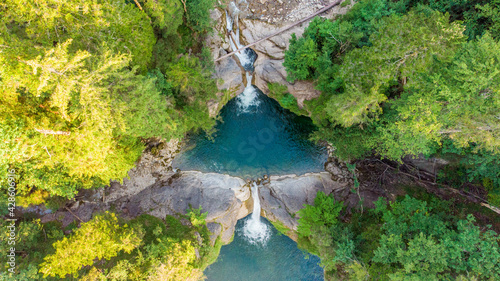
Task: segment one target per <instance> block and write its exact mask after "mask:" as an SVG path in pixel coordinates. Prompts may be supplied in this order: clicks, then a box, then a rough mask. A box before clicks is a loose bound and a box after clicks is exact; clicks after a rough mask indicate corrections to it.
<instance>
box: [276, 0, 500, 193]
mask: <svg viewBox="0 0 500 281" xmlns="http://www.w3.org/2000/svg"><path fill="white" fill-rule="evenodd" d="M499 4H500V3H499V2H498V1H405V0H401V1H386V0H362V1H359V2H357V3H356V4H355V5H354V6H353V8H352V9H351V10H350V11H349V12H348V13H347V14H346V15H344V16H341V17H339V18H338V19H336V20H335V21H330V20H325V19H321V18H316V19H314V20H313V21H312V22H311V24H310V25H309V26H308V27H307V29H306V30H305V32H304V34H303V36H302V37H301V38H296V37H293V38H292V39H291V41H290V47H289V50H288V51H287V52H286V56H285V63H284V65H285V67H286V69H287V73H288V79H289V80H290V81H295V80H304V79H307V80H314V81H315V83H316V88H317V89H318V90H320V91H321V96H320V97H319V98H317V99H313V100H311V101H306V102H305V107H304V109H305V110H307V111H308V114H309V115H310V116H311V118H312V119H313V120H314V122H315V123H316V124H317V125H318V126H319V128H320V129H319V131H318V132H317V133H316V134H315V136H314V138H315V139H323V140H327V141H329V142H330V143H332V144H333V146H334V147H335V149H336V154H337V156H338V157H340V158H343V159H347V160H352V159H356V158H362V157H365V156H368V155H371V154H373V153H375V154H377V155H379V156H380V157H383V158H389V159H392V160H397V161H400V160H401V158H402V157H404V156H407V155H419V154H423V155H425V156H432V155H441V154H444V152H443V149H445V148H444V146H443V143H447V142H451V143H452V145H453V146H454V147H456V148H457V149H458V150H459V151H462V152H466V154H467V155H466V156H465V158H467V159H468V160H464V161H468V162H470V161H474V162H475V163H485V164H486V163H495V161H497V160H494V159H498V157H500V156H499V155H500V141H499V140H500V119H499V118H500V116H499V114H498V113H499V109H500V56H499V54H500V42H499V41H498V40H499V39H500V37H499V35H498V24H499V23H500V22H499V20H500V17H499V15H500V10H499ZM293 106H296V105H292V106H291V107H293ZM296 112H300V111H296ZM461 157H462V156H460V155H458V154H457V155H456V157H455V158H461ZM486 165H488V164H486ZM465 166H466V169H467V171H466V173H467V174H469V175H470V177H469V180H471V179H474V181H475V182H488V183H489V184H490V185H491V186H493V187H494V189H496V190H499V191H500V185H499V184H498V180H497V179H498V178H499V177H500V173H499V171H498V169H493V170H492V171H491V170H490V171H489V172H486V171H485V169H483V170H482V171H479V170H477V171H475V168H474V167H473V166H472V165H465ZM483 167H486V166H483Z"/></svg>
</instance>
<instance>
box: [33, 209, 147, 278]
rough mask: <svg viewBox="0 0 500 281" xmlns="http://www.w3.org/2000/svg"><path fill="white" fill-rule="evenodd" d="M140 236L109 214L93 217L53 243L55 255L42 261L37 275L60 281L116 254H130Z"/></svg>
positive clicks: (139, 233) (136, 230)
mask: <svg viewBox="0 0 500 281" xmlns="http://www.w3.org/2000/svg"><path fill="white" fill-rule="evenodd" d="M141 239H142V232H141V231H140V230H138V229H132V228H130V227H129V226H128V225H127V224H121V223H119V221H118V218H117V217H116V215H115V214H113V213H108V212H106V213H104V214H102V215H96V216H95V217H94V218H93V219H92V220H91V221H89V222H86V223H83V224H82V226H81V227H80V228H78V229H77V230H76V231H75V232H74V234H72V235H71V236H70V237H69V238H67V237H65V238H63V239H62V240H60V241H58V242H56V243H54V248H55V253H54V254H52V255H48V256H46V257H45V262H44V263H43V264H41V268H40V272H41V273H43V274H44V277H47V276H59V277H60V278H64V277H65V276H66V275H68V274H75V273H77V272H78V271H79V270H80V269H81V268H82V266H87V265H92V264H93V263H94V260H95V259H96V258H97V259H110V258H112V257H115V256H116V255H118V253H119V252H120V251H124V252H126V253H130V252H131V251H132V250H133V249H135V248H136V247H137V246H139V244H140V243H141Z"/></svg>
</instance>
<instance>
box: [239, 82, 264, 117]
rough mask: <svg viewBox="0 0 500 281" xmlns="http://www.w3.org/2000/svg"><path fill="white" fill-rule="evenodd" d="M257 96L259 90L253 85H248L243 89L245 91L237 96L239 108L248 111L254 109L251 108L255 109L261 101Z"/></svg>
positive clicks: (243, 111) (244, 111) (242, 111)
mask: <svg viewBox="0 0 500 281" xmlns="http://www.w3.org/2000/svg"><path fill="white" fill-rule="evenodd" d="M250 79H251V78H250ZM249 83H251V82H249ZM257 97H258V92H257V90H256V89H255V87H254V86H252V85H249V86H247V87H246V88H245V90H244V91H243V93H241V94H239V95H238V96H237V97H236V101H237V104H238V108H239V109H240V112H241V113H248V112H251V111H252V110H251V109H255V108H256V107H258V106H259V104H260V101H259V99H258V98H257Z"/></svg>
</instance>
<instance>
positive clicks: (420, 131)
mask: <svg viewBox="0 0 500 281" xmlns="http://www.w3.org/2000/svg"><path fill="white" fill-rule="evenodd" d="M499 52H500V44H499V43H498V42H497V41H495V40H494V39H493V38H491V36H489V34H486V35H485V36H483V37H482V38H480V39H479V40H477V41H471V42H468V43H467V44H465V45H464V46H463V48H461V49H460V50H459V51H458V52H457V54H456V55H455V57H454V59H453V60H452V61H451V62H449V63H446V64H443V65H440V67H436V68H435V71H432V72H430V73H427V74H423V78H422V79H420V80H419V81H420V83H418V84H412V85H411V87H410V88H409V89H408V90H407V91H405V92H404V94H403V95H402V97H401V98H400V99H397V100H394V101H393V102H391V104H392V105H393V107H394V109H395V110H396V111H397V112H398V113H397V116H396V117H395V118H394V119H392V120H393V122H387V124H386V125H385V126H384V127H380V128H379V131H380V132H381V139H380V142H379V143H378V148H376V150H377V151H378V152H379V153H381V154H382V155H384V156H386V157H389V158H393V159H398V158H399V157H401V156H403V155H406V154H418V153H426V152H429V149H430V148H431V147H432V143H435V142H437V143H441V142H442V140H443V139H444V138H446V137H447V136H449V137H450V138H451V139H453V141H454V143H455V144H456V145H457V146H459V147H468V146H470V145H472V144H474V145H475V147H476V149H484V150H487V151H491V152H492V153H499V152H500V151H499V149H500V142H499V139H500V127H499V126H500V124H499V122H498V108H500V95H499V94H498V93H499V92H500V88H499V85H500V68H499V65H500V56H499Z"/></svg>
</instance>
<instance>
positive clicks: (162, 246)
mask: <svg viewBox="0 0 500 281" xmlns="http://www.w3.org/2000/svg"><path fill="white" fill-rule="evenodd" d="M345 2H348V3H349V4H351V0H346V1H345ZM353 2H354V1H353ZM353 4H354V3H353ZM217 5H221V4H220V3H217V2H216V1H215V0H179V1H172V0H137V1H135V0H134V1H129V0H126V1H123V0H92V1H83V0H66V1H58V0H37V1H34V0H29V1H20V0H3V1H0V15H1V16H0V91H1V95H0V136H1V142H0V154H1V159H0V183H1V186H2V192H1V194H0V202H1V203H0V215H1V216H4V217H5V216H7V214H8V210H9V209H8V207H7V204H6V203H7V202H8V192H7V190H8V188H7V187H8V186H9V183H10V180H9V179H10V178H11V176H10V175H11V174H10V173H9V171H15V175H14V177H15V182H16V189H17V190H16V192H17V196H16V199H17V205H19V206H22V207H28V206H34V205H40V204H43V205H45V206H46V207H47V208H49V209H58V208H61V207H62V206H64V204H65V202H66V201H67V200H69V199H72V198H74V197H75V196H76V195H77V194H78V193H79V192H80V191H82V190H85V189H96V188H102V187H105V186H107V185H109V183H110V181H119V182H121V181H123V179H124V178H126V177H127V173H128V171H129V170H130V169H131V168H133V167H134V165H135V163H136V161H137V160H138V159H139V157H140V156H141V153H143V151H144V149H145V147H146V145H147V143H148V142H150V141H151V140H154V139H163V140H166V141H168V140H170V139H174V138H179V139H182V138H184V137H185V136H186V134H188V133H192V132H196V131H200V130H202V131H206V132H210V131H211V129H212V128H213V126H214V125H215V124H216V119H217V118H216V117H213V116H210V114H209V110H208V106H207V104H208V103H209V102H212V101H219V100H220V99H221V96H220V94H221V93H220V92H221V91H220V90H218V88H217V81H216V80H215V79H214V78H213V72H214V63H213V61H212V59H213V58H212V57H211V56H210V50H208V49H207V48H206V46H204V44H203V41H204V38H206V36H207V35H208V34H210V33H211V32H213V31H212V28H213V22H212V19H211V18H210V10H212V9H214V8H215V7H216V6H217ZM284 66H285V67H286V71H287V80H288V81H289V82H295V81H301V80H307V81H312V82H313V83H314V85H315V89H317V90H319V91H320V92H321V95H320V96H319V97H318V98H315V99H312V100H308V101H305V102H304V107H303V108H299V107H298V104H297V101H296V99H295V98H294V97H293V96H292V95H290V94H289V93H287V90H286V87H283V86H282V85H273V84H270V85H269V89H270V91H271V94H270V96H272V97H274V98H276V99H277V100H278V101H279V102H280V104H281V105H282V106H283V107H285V108H287V109H289V110H291V111H292V112H295V113H297V114H300V115H305V116H308V117H310V118H311V119H312V120H313V122H314V125H315V126H316V130H315V132H314V133H313V135H312V136H311V138H312V139H313V140H315V141H327V142H328V143H330V144H331V145H332V146H333V147H334V148H335V151H334V154H335V157H337V158H338V159H340V160H342V161H345V162H347V163H356V161H358V160H362V159H364V158H366V157H376V158H377V159H382V160H384V159H387V160H390V161H394V162H396V163H401V162H402V161H403V159H404V158H405V157H411V156H415V155H422V156H423V157H425V158H433V157H437V158H443V159H446V160H447V161H448V162H449V164H448V165H447V166H446V167H445V168H444V169H442V170H441V171H440V172H439V174H438V175H437V179H436V180H437V183H439V184H442V185H446V186H450V187H453V188H456V189H463V188H464V186H465V187H466V186H468V185H470V184H472V185H476V186H480V187H481V188H483V189H484V190H485V191H486V193H487V200H488V202H489V204H491V205H493V206H500V0H455V1H446V0H416V1H411V0H360V1H356V3H355V4H354V5H353V6H352V8H351V9H350V10H349V11H348V12H347V13H346V14H345V15H342V16H339V17H337V18H336V19H335V20H327V19H325V18H322V17H316V18H314V19H313V20H312V21H311V22H310V23H309V25H308V27H307V28H306V30H305V32H304V34H303V35H301V36H295V35H293V36H292V39H291V40H290V42H289V45H288V47H287V51H286V53H285V59H284ZM222 94H224V93H222ZM405 188H406V189H407V191H408V192H407V193H408V195H406V196H402V197H399V198H398V199H397V200H396V201H394V202H387V201H386V200H384V199H383V198H381V199H379V200H378V201H377V202H376V208H374V209H369V210H363V209H361V210H358V209H356V210H347V209H346V207H345V206H344V204H343V203H342V202H338V201H335V199H334V198H333V197H332V196H327V195H325V194H322V193H318V195H317V197H316V199H315V201H314V205H308V206H305V208H304V209H302V210H301V211H300V213H299V214H298V215H299V217H300V219H299V227H298V230H297V234H298V245H299V247H301V248H302V249H304V251H307V252H309V253H312V254H315V255H317V256H319V257H320V258H321V266H322V267H323V268H324V269H325V272H326V275H325V279H326V280H453V279H455V280H498V279H499V278H500V246H499V241H500V240H499V236H498V234H497V233H496V232H495V231H498V229H499V228H498V225H500V219H498V218H496V217H490V218H489V219H488V220H481V222H484V221H492V222H494V224H495V225H496V226H495V227H492V226H491V225H483V224H482V223H478V221H479V220H480V219H478V218H477V216H474V215H472V214H471V213H474V214H480V215H482V216H486V215H484V214H483V213H482V212H481V211H479V210H478V207H477V206H473V205H470V204H465V203H463V202H454V201H446V200H442V199H439V198H437V197H435V196H433V195H429V194H427V193H425V192H422V191H421V190H416V189H415V187H405ZM488 216H498V214H493V215H491V213H489V214H488ZM205 217H206V213H203V210H201V209H196V208H190V209H189V210H187V214H184V215H179V216H177V217H175V216H167V217H166V218H164V219H159V218H156V217H153V216H150V215H146V214H143V215H140V216H138V217H136V218H133V219H131V220H127V219H124V218H121V217H120V216H119V215H117V214H115V213H114V212H113V211H110V212H102V213H98V214H95V215H94V216H93V218H92V220H90V221H88V222H81V223H80V224H77V223H72V224H71V225H69V226H67V227H64V228H63V227H62V226H61V225H60V224H59V223H58V222H49V223H41V222H40V220H39V219H37V218H36V217H34V216H33V217H29V216H26V217H23V218H22V219H20V220H19V221H18V222H17V223H16V225H17V229H18V234H17V236H16V243H17V244H18V245H20V246H19V247H16V251H17V255H18V258H19V259H18V266H17V268H16V271H15V273H12V272H11V273H8V272H7V268H9V266H8V264H7V262H8V257H7V256H6V255H2V256H1V257H0V262H1V263H2V273H0V277H1V279H2V280H59V279H65V280H66V279H67V280H146V279H147V280H200V279H202V278H203V271H204V270H205V268H206V267H207V266H208V265H210V264H211V263H213V262H214V261H215V260H216V259H217V256H218V252H219V250H220V247H221V246H222V245H221V243H220V241H216V242H215V245H210V243H209V240H210V239H209V236H210V232H209V230H208V229H207V226H206V222H205ZM186 222H187V223H186ZM7 223H8V222H7V221H5V220H3V219H2V221H1V222H0V227H2V231H3V232H2V236H1V237H0V247H1V249H2V253H4V252H5V253H7V252H8V249H9V248H10V246H9V245H10V244H9V240H8V235H9V234H8V233H5V229H6V226H7Z"/></svg>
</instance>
